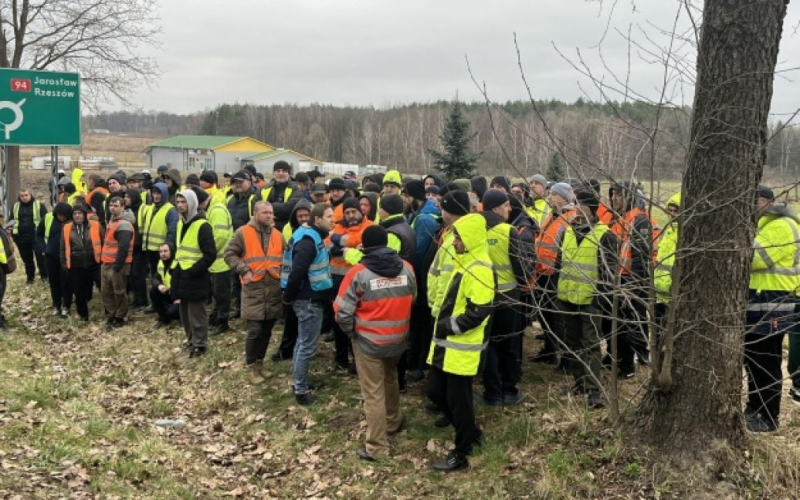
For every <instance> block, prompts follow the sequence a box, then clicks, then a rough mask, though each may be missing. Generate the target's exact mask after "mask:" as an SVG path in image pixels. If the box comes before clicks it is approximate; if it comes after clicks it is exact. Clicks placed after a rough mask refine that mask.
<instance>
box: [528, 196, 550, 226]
mask: <svg viewBox="0 0 800 500" xmlns="http://www.w3.org/2000/svg"><path fill="white" fill-rule="evenodd" d="M525 211H526V212H528V215H529V216H530V218H531V219H533V220H535V221H536V223H537V224H538V225H539V227H542V225H544V221H545V219H546V218H547V216H548V215H549V214H550V205H549V204H548V203H547V200H545V199H544V198H537V199H535V200H533V205H531V206H529V207H525Z"/></svg>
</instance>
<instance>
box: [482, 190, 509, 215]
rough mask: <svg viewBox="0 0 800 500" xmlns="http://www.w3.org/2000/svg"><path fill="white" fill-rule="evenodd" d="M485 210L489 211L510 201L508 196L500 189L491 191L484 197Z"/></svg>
mask: <svg viewBox="0 0 800 500" xmlns="http://www.w3.org/2000/svg"><path fill="white" fill-rule="evenodd" d="M482 201H483V209H484V210H486V211H489V210H491V209H493V208H497V207H499V206H501V205H502V204H503V203H505V202H507V201H508V195H507V194H505V193H504V192H502V191H500V190H499V189H490V190H488V191H486V194H484V195H483V200H482Z"/></svg>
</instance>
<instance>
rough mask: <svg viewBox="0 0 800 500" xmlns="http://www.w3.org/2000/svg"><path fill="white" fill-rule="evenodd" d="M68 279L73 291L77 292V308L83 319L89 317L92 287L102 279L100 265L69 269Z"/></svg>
mask: <svg viewBox="0 0 800 500" xmlns="http://www.w3.org/2000/svg"><path fill="white" fill-rule="evenodd" d="M67 279H68V280H69V287H70V289H71V290H72V293H74V294H75V309H77V311H78V316H80V317H81V319H89V300H90V299H91V297H92V287H93V286H94V283H95V281H96V280H98V279H100V266H92V267H89V268H82V267H79V268H76V267H73V268H72V269H69V270H67Z"/></svg>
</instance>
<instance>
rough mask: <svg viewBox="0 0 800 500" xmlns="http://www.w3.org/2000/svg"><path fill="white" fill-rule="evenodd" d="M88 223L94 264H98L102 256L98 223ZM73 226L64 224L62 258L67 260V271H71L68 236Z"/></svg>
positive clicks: (70, 247)
mask: <svg viewBox="0 0 800 500" xmlns="http://www.w3.org/2000/svg"><path fill="white" fill-rule="evenodd" d="M88 222H89V239H90V240H91V242H92V253H93V254H94V261H95V263H97V264H99V263H100V259H101V257H102V254H103V240H102V239H101V238H100V223H99V222H95V221H92V220H90V221H88ZM74 225H75V224H74V223H72V222H68V223H66V224H64V230H63V233H64V256H65V258H66V260H67V269H72V243H71V242H70V239H69V237H70V234H71V233H72V227H73V226H74Z"/></svg>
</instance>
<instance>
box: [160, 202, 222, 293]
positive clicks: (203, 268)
mask: <svg viewBox="0 0 800 500" xmlns="http://www.w3.org/2000/svg"><path fill="white" fill-rule="evenodd" d="M178 194H180V195H181V196H182V197H183V198H185V199H186V204H187V205H188V210H187V212H186V214H182V215H181V219H182V222H183V224H181V234H180V235H179V239H180V240H182V239H183V238H184V237H185V235H186V232H187V231H188V230H189V228H190V227H192V226H193V225H194V224H202V226H200V228H199V230H198V233H197V245H198V247H199V250H200V253H201V254H202V256H201V257H200V259H199V260H198V261H197V262H195V263H194V264H193V265H192V266H191V267H190V268H189V269H183V268H181V267H180V266H176V267H175V268H174V269H173V270H172V288H171V290H170V295H171V296H172V297H173V298H174V299H179V300H185V301H187V302H199V301H205V300H206V299H207V298H208V297H209V295H210V294H211V279H210V276H211V275H210V273H209V270H208V269H209V268H210V267H211V265H212V264H214V261H215V260H216V259H217V246H216V242H215V241H214V232H213V230H212V229H211V225H210V224H208V223H204V222H205V214H204V213H203V212H202V211H198V209H197V205H198V203H197V195H196V194H195V193H194V191H192V190H191V189H186V190H184V191H181V192H180V193H178ZM179 247H180V245H178V248H179ZM176 253H177V250H176Z"/></svg>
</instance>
